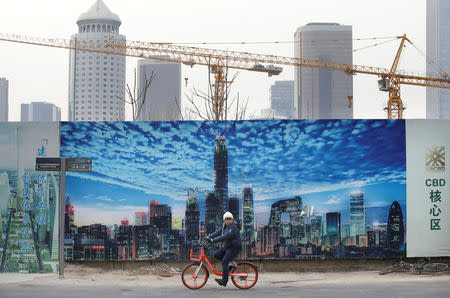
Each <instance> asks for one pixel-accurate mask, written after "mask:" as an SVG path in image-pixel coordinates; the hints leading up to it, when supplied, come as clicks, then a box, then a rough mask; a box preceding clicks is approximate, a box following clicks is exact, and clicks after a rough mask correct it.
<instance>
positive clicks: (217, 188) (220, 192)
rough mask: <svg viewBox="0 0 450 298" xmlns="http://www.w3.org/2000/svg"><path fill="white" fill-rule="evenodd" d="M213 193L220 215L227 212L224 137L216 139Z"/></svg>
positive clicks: (226, 157) (226, 154)
mask: <svg viewBox="0 0 450 298" xmlns="http://www.w3.org/2000/svg"><path fill="white" fill-rule="evenodd" d="M214 192H215V193H216V197H217V198H218V199H219V201H220V212H219V213H220V214H224V213H225V211H226V210H229V205H228V150H227V146H226V140H225V137H224V136H218V137H217V138H216V147H215V150H214Z"/></svg>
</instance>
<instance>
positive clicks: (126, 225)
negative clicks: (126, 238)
mask: <svg viewBox="0 0 450 298" xmlns="http://www.w3.org/2000/svg"><path fill="white" fill-rule="evenodd" d="M129 224H130V223H129V221H128V219H127V218H126V217H124V218H122V219H121V220H120V226H123V227H128V226H129Z"/></svg>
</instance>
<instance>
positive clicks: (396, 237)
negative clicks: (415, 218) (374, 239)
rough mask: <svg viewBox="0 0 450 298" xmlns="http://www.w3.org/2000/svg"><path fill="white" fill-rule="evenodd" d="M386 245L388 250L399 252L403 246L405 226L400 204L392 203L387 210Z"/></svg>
mask: <svg viewBox="0 0 450 298" xmlns="http://www.w3.org/2000/svg"><path fill="white" fill-rule="evenodd" d="M386 240H387V244H388V248H390V249H392V250H395V251H399V250H402V249H403V248H404V244H405V224H404V223H403V212H402V208H401V206H400V204H399V203H398V202H397V201H394V202H393V203H392V204H391V207H390V208H389V214H388V219H387V239H386Z"/></svg>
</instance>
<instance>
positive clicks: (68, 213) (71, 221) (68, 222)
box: [64, 197, 76, 234]
mask: <svg viewBox="0 0 450 298" xmlns="http://www.w3.org/2000/svg"><path fill="white" fill-rule="evenodd" d="M75 229H76V226H75V209H74V207H73V205H71V204H70V198H69V197H67V199H66V206H65V210H64V233H65V234H73V233H75Z"/></svg>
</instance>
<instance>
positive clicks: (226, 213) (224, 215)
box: [223, 211, 233, 220]
mask: <svg viewBox="0 0 450 298" xmlns="http://www.w3.org/2000/svg"><path fill="white" fill-rule="evenodd" d="M227 218H231V219H233V213H231V212H228V211H227V212H225V213H224V214H223V220H225V219H227Z"/></svg>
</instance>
